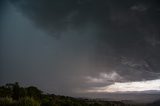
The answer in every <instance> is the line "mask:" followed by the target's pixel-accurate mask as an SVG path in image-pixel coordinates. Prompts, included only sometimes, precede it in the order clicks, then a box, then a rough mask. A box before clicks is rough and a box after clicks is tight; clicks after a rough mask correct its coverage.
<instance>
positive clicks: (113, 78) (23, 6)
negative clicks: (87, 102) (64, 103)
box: [0, 0, 160, 96]
mask: <svg viewBox="0 0 160 106" xmlns="http://www.w3.org/2000/svg"><path fill="white" fill-rule="evenodd" d="M0 7H1V9H0V10H1V11H0V42H1V43H0V46H1V54H0V59H1V65H0V68H1V69H0V85H2V84H5V83H10V82H15V81H17V82H20V84H22V85H35V86H38V87H40V88H41V89H42V90H43V91H45V92H51V93H56V94H62V95H70V96H86V95H87V94H88V93H100V94H101V93H104V92H106V93H107V92H128V91H129V92H130V91H140V92H142V91H151V90H152V91H153V90H160V30H159V28H160V20H159V19H160V2H159V0H4V1H1V2H0ZM117 87H118V88H117Z"/></svg>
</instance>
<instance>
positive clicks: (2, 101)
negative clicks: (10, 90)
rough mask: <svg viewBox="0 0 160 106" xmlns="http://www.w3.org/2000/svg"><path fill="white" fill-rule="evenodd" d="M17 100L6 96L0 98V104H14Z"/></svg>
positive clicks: (9, 105)
mask: <svg viewBox="0 0 160 106" xmlns="http://www.w3.org/2000/svg"><path fill="white" fill-rule="evenodd" d="M14 104H15V102H14V101H13V100H12V98H9V97H4V98H0V106H14Z"/></svg>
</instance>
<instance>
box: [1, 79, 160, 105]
mask: <svg viewBox="0 0 160 106" xmlns="http://www.w3.org/2000/svg"><path fill="white" fill-rule="evenodd" d="M158 103H159V102H158ZM158 103H157V102H156V103H154V104H149V105H147V106H154V105H155V106H159V105H157V104H158ZM0 106H144V105H133V104H132V105H131V104H125V103H122V102H118V101H100V100H92V99H82V98H81V99H80V98H72V97H67V96H58V95H54V94H43V93H42V91H41V90H39V89H38V88H37V87H34V86H30V87H25V88H24V87H20V86H19V84H18V83H17V82H16V83H14V84H6V85H5V86H0Z"/></svg>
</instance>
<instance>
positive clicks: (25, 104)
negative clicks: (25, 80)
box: [17, 97, 40, 106]
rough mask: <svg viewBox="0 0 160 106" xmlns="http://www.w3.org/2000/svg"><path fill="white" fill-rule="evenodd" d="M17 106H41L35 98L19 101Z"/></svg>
mask: <svg viewBox="0 0 160 106" xmlns="http://www.w3.org/2000/svg"><path fill="white" fill-rule="evenodd" d="M17 106H40V103H39V102H38V101H36V100H34V98H30V97H24V98H21V99H20V100H19V101H18V104H17Z"/></svg>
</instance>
